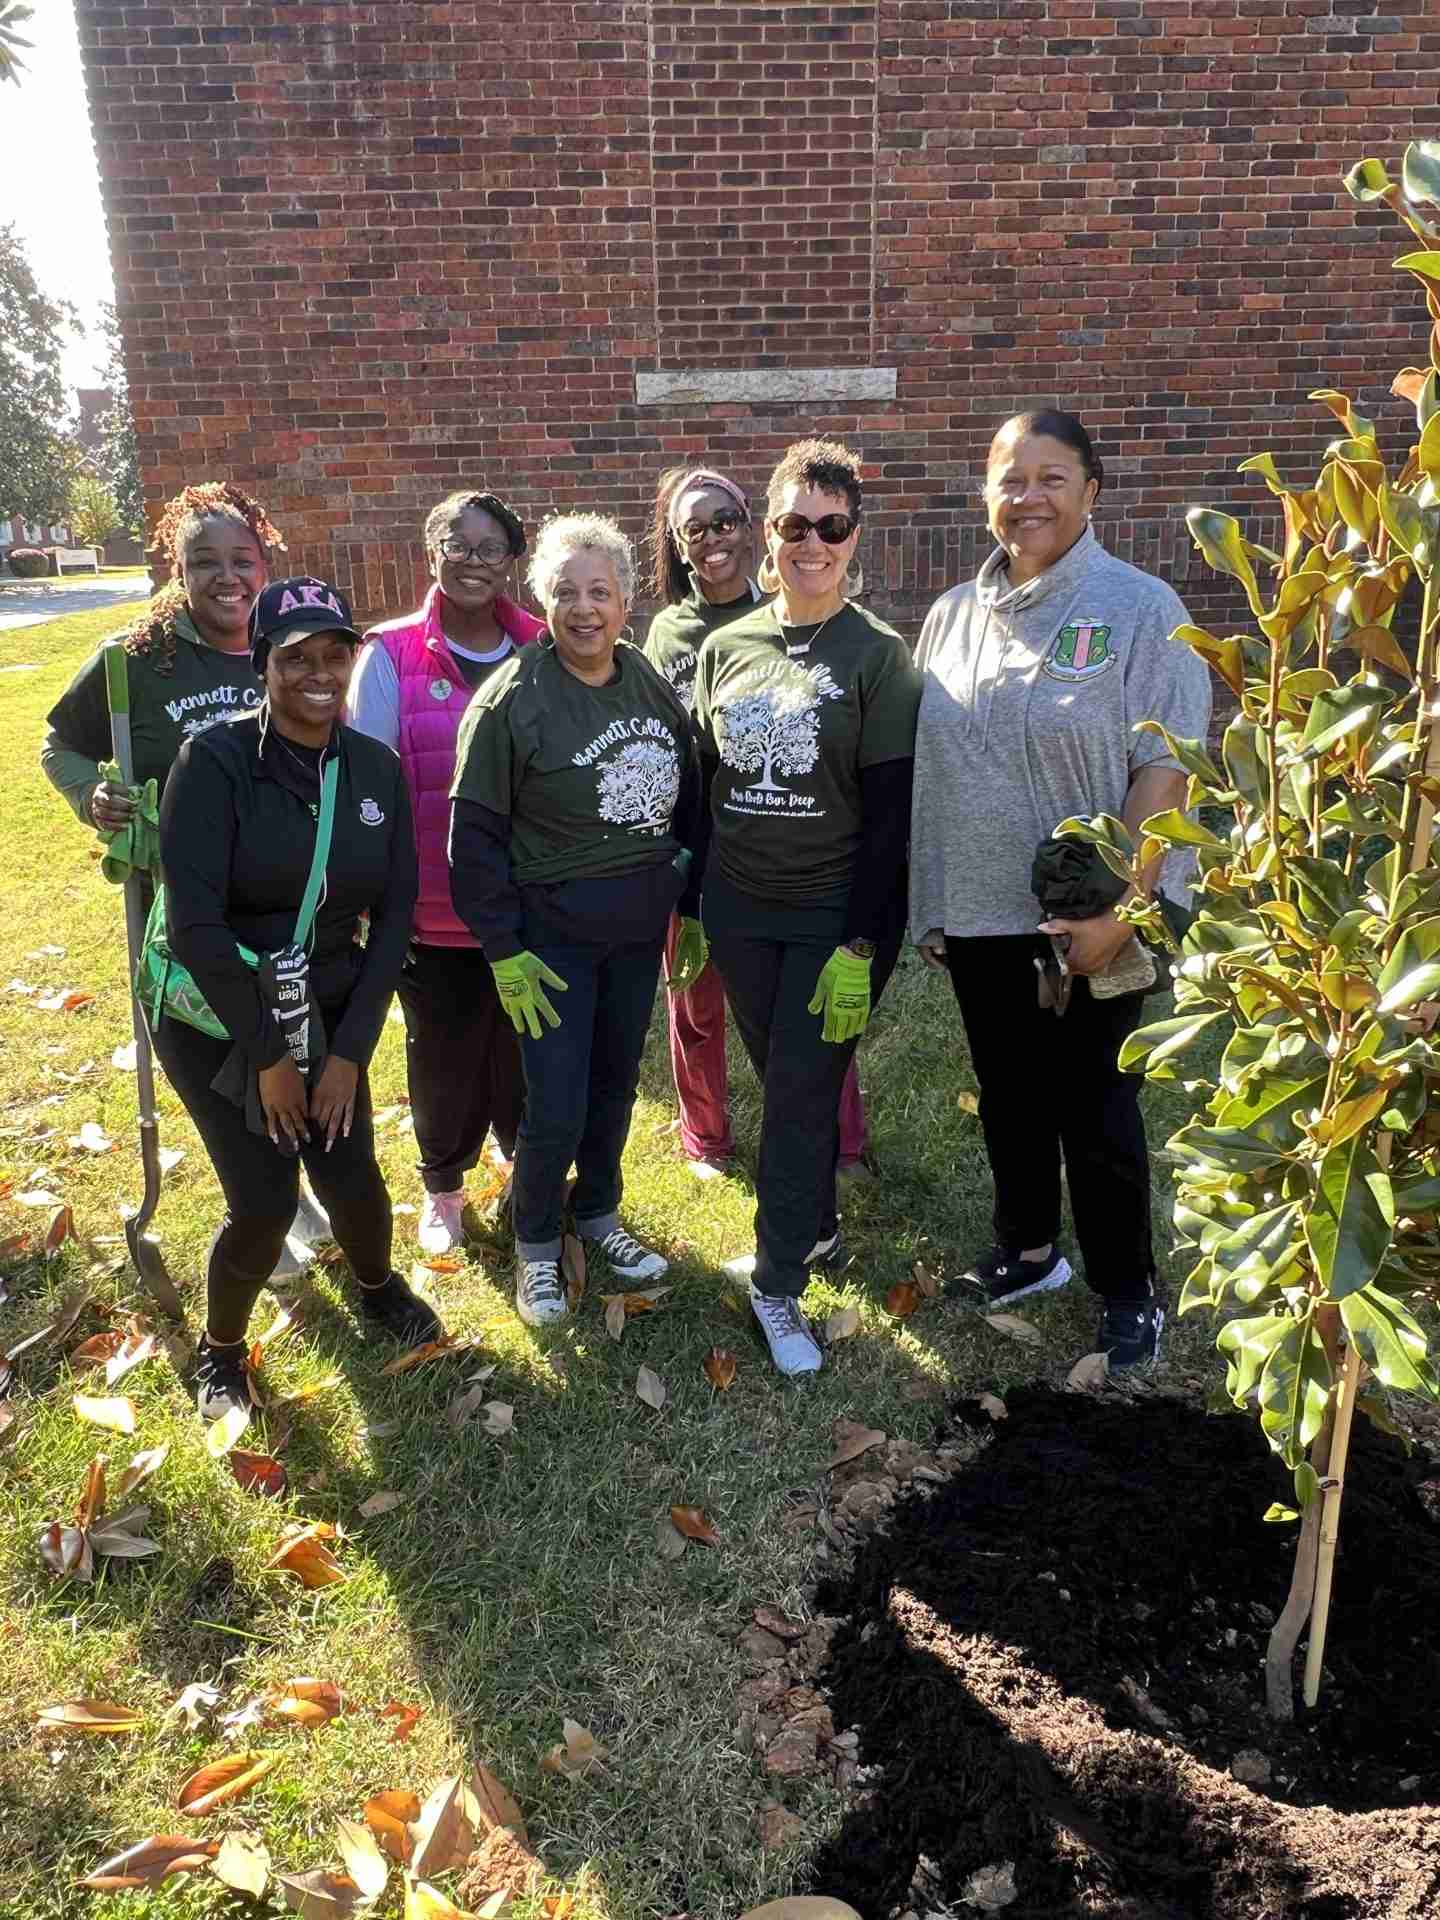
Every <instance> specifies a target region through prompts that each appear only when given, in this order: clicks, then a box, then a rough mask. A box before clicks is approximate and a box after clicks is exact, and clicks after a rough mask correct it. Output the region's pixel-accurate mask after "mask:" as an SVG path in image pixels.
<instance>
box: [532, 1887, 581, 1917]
mask: <svg viewBox="0 0 1440 1920" xmlns="http://www.w3.org/2000/svg"><path fill="white" fill-rule="evenodd" d="M540 1911H541V1913H542V1914H543V1915H544V1916H545V1920H570V1916H571V1914H572V1913H573V1912H574V1911H575V1896H574V1894H573V1893H569V1892H562V1893H551V1894H547V1895H546V1896H545V1898H544V1899H543V1900H542V1901H541V1902H540Z"/></svg>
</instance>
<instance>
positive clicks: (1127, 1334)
mask: <svg viewBox="0 0 1440 1920" xmlns="http://www.w3.org/2000/svg"><path fill="white" fill-rule="evenodd" d="M1164 1325H1165V1309H1164V1307H1162V1306H1161V1304H1160V1302H1159V1301H1158V1300H1107V1301H1106V1303H1105V1312H1104V1315H1103V1316H1102V1318H1101V1321H1100V1335H1099V1338H1098V1340H1097V1341H1096V1346H1097V1348H1098V1349H1099V1351H1100V1352H1101V1353H1103V1354H1104V1355H1105V1359H1106V1364H1107V1366H1108V1367H1109V1369H1110V1371H1111V1373H1120V1372H1121V1371H1123V1369H1124V1368H1126V1367H1145V1368H1149V1367H1153V1366H1154V1364H1155V1361H1156V1358H1157V1356H1158V1355H1159V1352H1160V1333H1161V1329H1162V1328H1163V1327H1164Z"/></svg>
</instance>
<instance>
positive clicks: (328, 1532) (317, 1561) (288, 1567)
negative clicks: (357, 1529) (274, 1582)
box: [264, 1520, 346, 1587]
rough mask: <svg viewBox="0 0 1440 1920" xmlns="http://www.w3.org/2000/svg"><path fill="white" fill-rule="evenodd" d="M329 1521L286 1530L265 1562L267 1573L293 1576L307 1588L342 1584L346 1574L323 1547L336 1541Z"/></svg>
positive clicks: (336, 1537) (319, 1521) (336, 1535)
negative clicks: (290, 1574)
mask: <svg viewBox="0 0 1440 1920" xmlns="http://www.w3.org/2000/svg"><path fill="white" fill-rule="evenodd" d="M338 1538H339V1535H338V1534H337V1533H336V1531H335V1529H334V1527H332V1526H331V1525H330V1523H329V1521H328V1520H317V1521H316V1522H315V1523H314V1525H313V1526H308V1527H298V1528H295V1529H287V1530H286V1532H285V1533H284V1534H283V1535H282V1537H281V1540H280V1544H279V1546H278V1547H277V1548H276V1549H275V1551H274V1553H272V1554H271V1556H270V1558H269V1559H268V1560H267V1561H266V1562H265V1569H264V1570H265V1572H266V1573H293V1574H294V1576H295V1578H296V1579H297V1580H299V1581H300V1582H301V1583H302V1584H303V1585H304V1586H307V1587H329V1586H334V1585H335V1584H337V1583H338V1582H339V1581H342V1580H344V1578H345V1577H346V1576H345V1572H344V1569H343V1568H342V1567H341V1565H340V1563H339V1562H338V1561H337V1560H336V1558H335V1556H334V1554H333V1553H331V1551H330V1549H329V1548H328V1547H327V1546H326V1545H325V1542H326V1541H327V1540H335V1539H338Z"/></svg>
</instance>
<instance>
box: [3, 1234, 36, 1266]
mask: <svg viewBox="0 0 1440 1920" xmlns="http://www.w3.org/2000/svg"><path fill="white" fill-rule="evenodd" d="M29 1246H30V1236H29V1234H28V1233H7V1234H6V1236H5V1238H4V1239H3V1240H0V1260H16V1259H18V1258H19V1256H20V1255H21V1254H22V1253H25V1252H27V1251H28V1250H29Z"/></svg>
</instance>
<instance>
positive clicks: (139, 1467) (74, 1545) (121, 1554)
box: [40, 1447, 168, 1580]
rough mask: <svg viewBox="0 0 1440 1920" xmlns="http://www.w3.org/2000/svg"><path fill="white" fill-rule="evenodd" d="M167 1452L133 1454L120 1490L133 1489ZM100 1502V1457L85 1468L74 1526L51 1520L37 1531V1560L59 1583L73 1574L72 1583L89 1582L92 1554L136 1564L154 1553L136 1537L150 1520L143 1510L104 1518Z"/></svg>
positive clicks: (151, 1546)
mask: <svg viewBox="0 0 1440 1920" xmlns="http://www.w3.org/2000/svg"><path fill="white" fill-rule="evenodd" d="M167 1451H168V1449H167V1448H165V1447H155V1448H152V1449H151V1451H150V1452H149V1453H148V1454H144V1453H140V1454H136V1456H135V1458H134V1459H133V1460H132V1461H131V1462H130V1465H129V1466H128V1467H127V1468H126V1469H125V1472H124V1473H123V1474H122V1475H121V1476H120V1481H119V1485H120V1487H121V1488H123V1489H125V1490H126V1491H128V1490H129V1489H130V1488H131V1487H133V1486H138V1485H139V1483H140V1481H141V1480H143V1479H144V1478H145V1477H146V1474H147V1473H151V1472H153V1471H154V1469H155V1468H156V1467H157V1466H159V1464H160V1462H161V1461H162V1460H163V1459H164V1458H165V1454H166V1452H167ZM105 1501H106V1491H105V1456H104V1454H103V1453H101V1454H96V1456H95V1457H94V1459H93V1460H92V1461H91V1462H90V1464H89V1466H88V1467H87V1468H86V1469H85V1479H84V1481H83V1483H82V1485H81V1490H80V1499H79V1501H78V1502H77V1504H76V1508H75V1524H74V1526H66V1525H65V1524H64V1523H63V1522H62V1521H59V1520H52V1521H51V1522H50V1524H49V1525H48V1526H46V1527H43V1528H42V1529H41V1532H40V1557H41V1559H42V1560H43V1561H44V1562H45V1564H46V1566H47V1567H48V1568H49V1569H50V1571H51V1572H52V1573H53V1574H57V1575H59V1576H60V1577H61V1578H62V1579H63V1578H68V1577H69V1576H71V1575H73V1576H74V1577H75V1578H76V1579H78V1580H90V1579H92V1578H93V1577H94V1572H95V1555H96V1554H97V1553H99V1554H109V1555H112V1556H115V1557H118V1558H121V1559H127V1560H138V1559H142V1558H143V1557H144V1556H145V1555H146V1554H150V1553H158V1552H159V1551H160V1549H159V1547H158V1545H157V1544H156V1543H155V1541H153V1540H147V1539H146V1538H145V1537H144V1535H143V1534H142V1533H141V1532H140V1529H141V1527H143V1526H144V1525H145V1523H146V1521H147V1520H148V1519H149V1518H150V1509H149V1508H148V1507H133V1508H132V1509H131V1510H130V1511H129V1512H128V1513H122V1514H117V1515H114V1516H113V1517H111V1518H108V1519H104V1518H102V1516H103V1515H104V1510H105Z"/></svg>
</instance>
